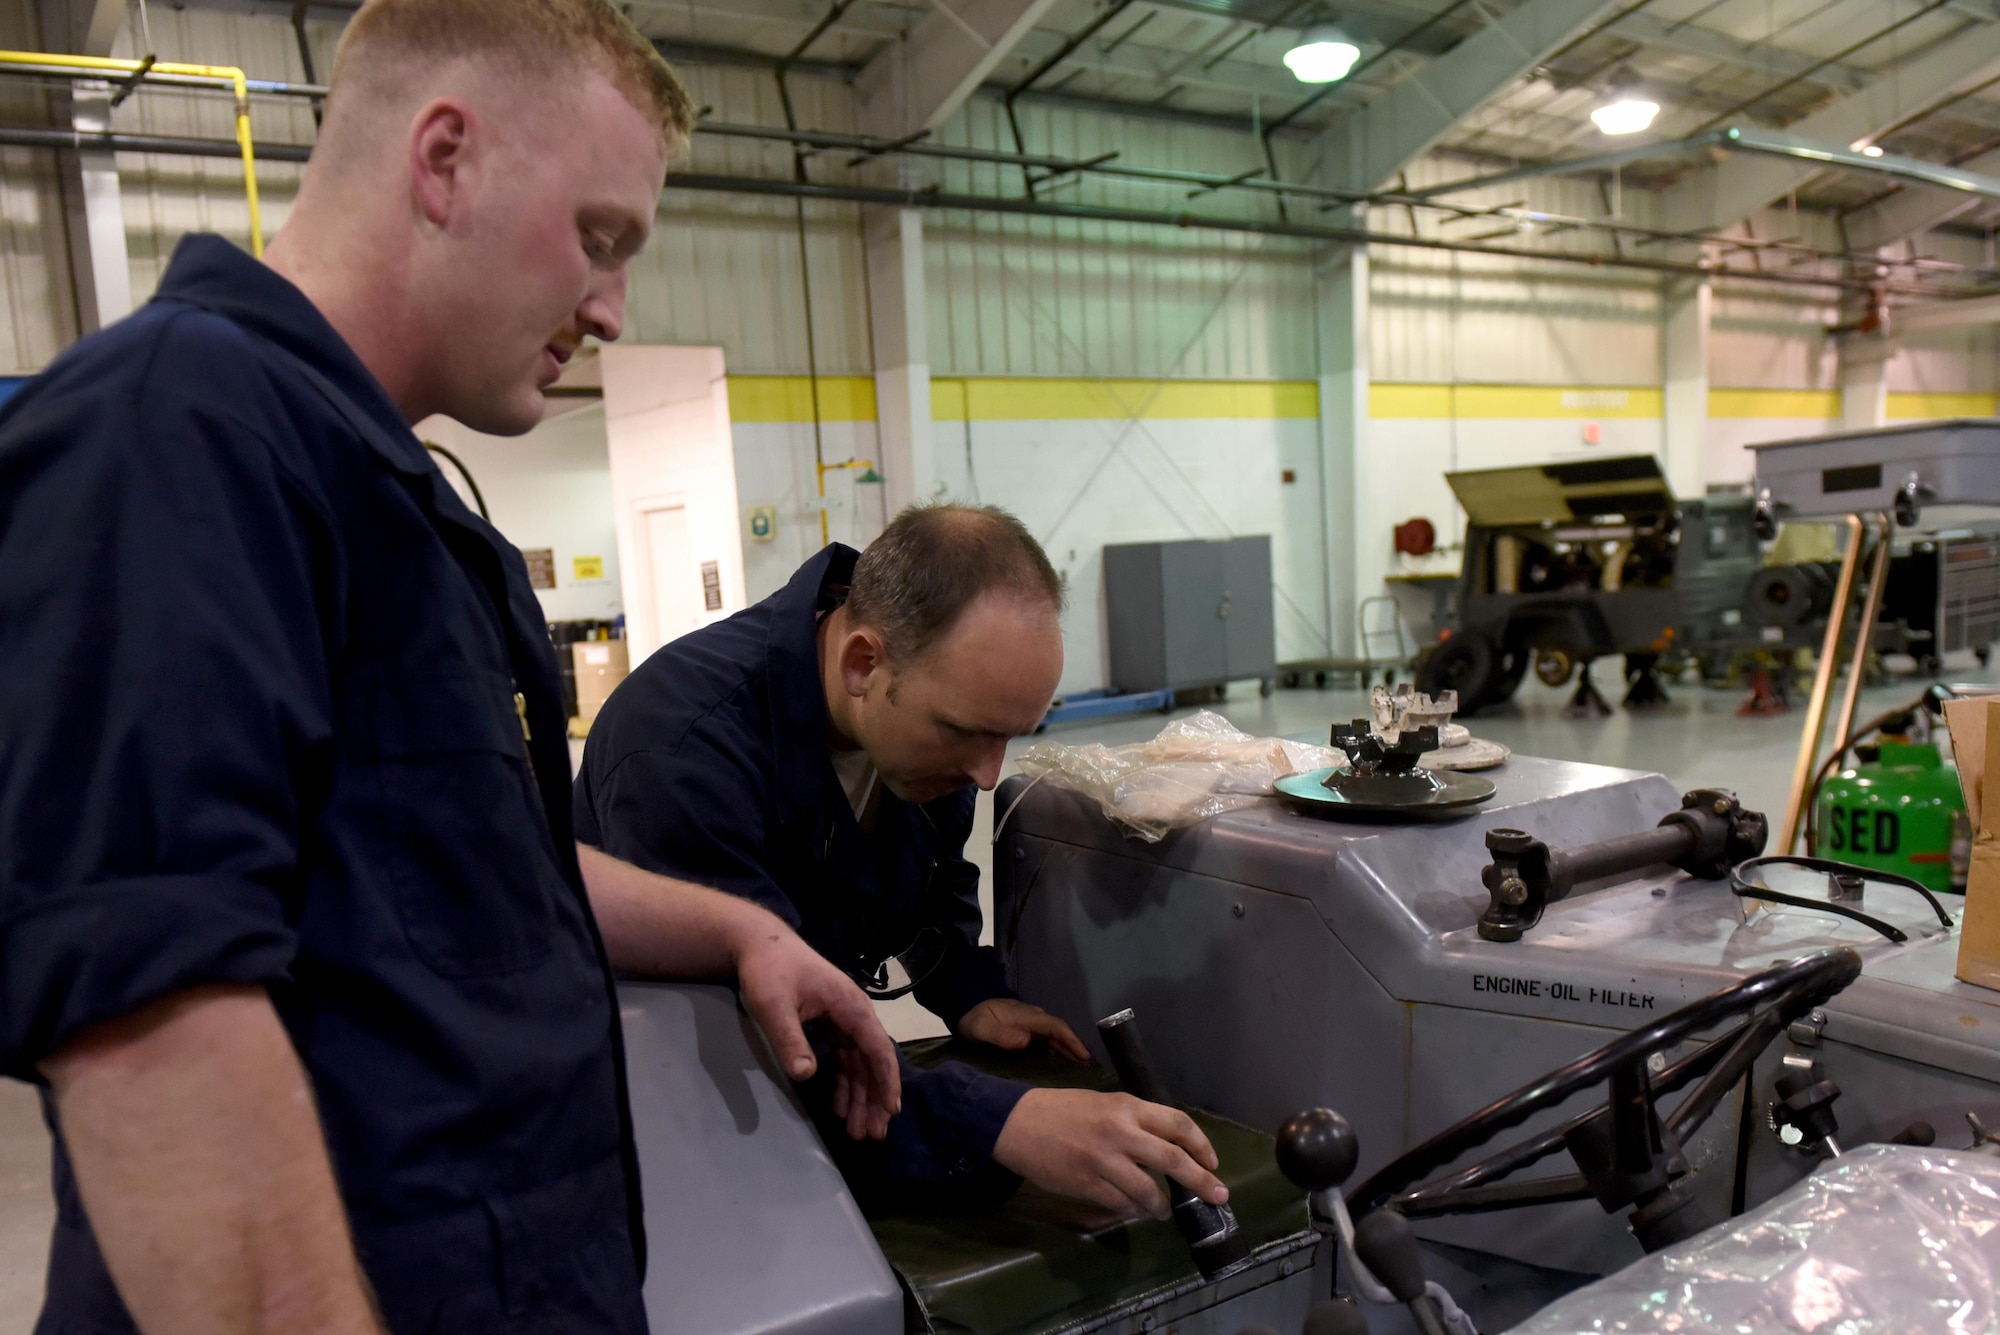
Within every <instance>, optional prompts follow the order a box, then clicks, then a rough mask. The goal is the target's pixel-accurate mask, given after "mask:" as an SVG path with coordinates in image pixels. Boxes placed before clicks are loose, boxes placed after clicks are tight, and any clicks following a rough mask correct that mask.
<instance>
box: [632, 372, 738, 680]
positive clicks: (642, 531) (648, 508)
mask: <svg viewBox="0 0 2000 1335" xmlns="http://www.w3.org/2000/svg"><path fill="white" fill-rule="evenodd" d="M601 358H602V361H603V365H604V432H605V438H606V442H607V444H608V447H609V454H610V462H611V505H612V515H613V518H614V520H615V522H616V525H617V530H618V568H619V585H620V590H621V596H622V601H623V603H624V607H625V638H626V639H627V641H629V643H630V645H631V656H632V666H634V667H637V666H638V665H639V664H640V663H642V662H644V661H645V658H646V656H647V655H648V654H650V653H652V652H653V650H655V649H657V648H659V647H660V645H662V644H664V643H665V642H666V641H668V640H670V639H674V638H676V637H677V636H679V635H683V634H686V633H687V632H688V631H690V630H693V629H696V628H697V627H700V626H704V625H708V624H710V623H711V622H715V621H720V620H721V619H722V618H724V617H726V616H728V615H729V614H730V613H731V612H736V611H740V610H741V609H742V608H743V607H744V605H745V602H744V591H743V538H742V531H741V528H742V526H741V523H740V516H739V513H738V511H737V506H736V466H735V459H734V454H733V451H732V448H731V443H730V432H729V391H728V388H727V385H726V383H725V380H724V377H723V361H722V349H721V348H680V347H617V346H612V347H607V348H605V349H604V350H603V352H602V353H601ZM672 511H679V512H680V513H681V515H682V516H683V518H684V538H685V542H684V546H683V547H682V548H680V549H679V550H678V551H677V553H676V557H675V559H667V558H665V557H660V558H659V559H653V558H649V556H648V542H649V538H648V534H649V532H656V531H657V524H658V520H657V519H655V518H653V517H654V516H658V515H661V514H665V513H669V512H672ZM655 556H658V553H657V552H656V553H655ZM711 562H712V563H714V566H715V571H716V576H717V579H718V580H719V584H720V597H719V598H718V599H717V600H716V602H715V605H714V606H709V605H708V604H707V602H706V601H705V599H704V598H703V596H702V579H703V575H702V567H703V566H704V565H706V564H708V563H711ZM674 584H677V585H678V587H674ZM666 604H672V605H673V606H674V607H676V608H679V609H682V612H681V613H679V614H677V615H676V617H675V619H674V620H673V621H672V622H668V623H663V622H662V620H661V618H660V616H659V615H657V614H656V609H658V608H659V607H661V606H663V605H666Z"/></svg>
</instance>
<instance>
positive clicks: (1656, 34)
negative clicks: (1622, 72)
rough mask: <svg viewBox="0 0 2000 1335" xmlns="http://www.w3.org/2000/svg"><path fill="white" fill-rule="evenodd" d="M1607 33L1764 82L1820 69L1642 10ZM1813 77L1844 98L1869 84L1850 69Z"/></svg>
mask: <svg viewBox="0 0 2000 1335" xmlns="http://www.w3.org/2000/svg"><path fill="white" fill-rule="evenodd" d="M1607 31H1608V32H1610V33H1611V34H1612V35H1613V36H1615V37H1623V38H1626V39H1627V40H1629V41H1634V42H1637V43H1639V44H1640V45H1641V46H1651V47H1657V48H1659V49H1660V50H1662V51H1672V52H1675V53H1676V54H1678V55H1683V56H1694V57H1696V58H1698V59H1701V60H1712V61H1714V62H1716V63H1717V64H1718V65H1730V66H1734V67H1736V68H1738V69H1746V70H1754V71H1756V72H1757V73H1759V74H1762V75H1765V76H1766V77H1776V78H1787V79H1789V78H1794V77H1797V76H1798V75H1801V74H1804V73H1805V72H1806V71H1807V70H1808V69H1812V67H1813V66H1814V65H1817V64H1819V61H1818V60H1817V59H1816V58H1815V57H1812V56H1807V55H1801V54H1800V53H1799V52H1797V51H1787V50H1785V49H1784V48H1782V47H1776V46H1772V45H1770V44H1769V43H1758V42H1745V41H1742V40H1740V39H1738V38H1735V37H1731V36H1729V35H1728V34H1727V33H1720V32H1716V31H1715V30H1714V29H1713V28H1700V27H1696V26H1694V25H1693V24H1689V23H1669V22H1667V21H1666V20H1665V19H1661V18H1656V17H1655V16H1654V15H1652V14H1649V13H1647V12H1646V11H1645V10H1640V11H1639V12H1638V13H1636V14H1628V15H1626V16H1625V17H1624V18H1622V19H1619V20H1618V21H1617V22H1616V23H1614V24H1612V25H1611V26H1610V28H1609V29H1607ZM1811 78H1812V81H1813V82H1814V83H1817V84H1820V85H1822V86H1823V87H1827V88H1833V89H1837V90H1839V91H1840V92H1843V93H1854V92H1859V91H1860V90H1861V88H1862V87H1863V86H1864V85H1865V84H1866V83H1867V82H1868V76H1867V74H1865V73H1864V72H1862V71H1861V70H1858V69H1855V68H1854V67H1852V66H1850V65H1828V66H1826V67H1825V68H1823V69H1819V70H1815V71H1814V72H1813V74H1812V75H1811Z"/></svg>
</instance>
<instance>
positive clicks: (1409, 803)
mask: <svg viewBox="0 0 2000 1335" xmlns="http://www.w3.org/2000/svg"><path fill="white" fill-rule="evenodd" d="M1422 773H1423V774H1424V775H1425V777H1427V778H1430V779H1433V780H1435V786H1434V787H1428V788H1426V789H1425V790H1424V791H1421V792H1413V791H1412V789H1413V785H1411V784H1410V783H1408V782H1407V779H1408V777H1409V776H1404V778H1403V779H1402V780H1401V781H1391V782H1387V783H1370V782H1369V781H1368V780H1367V779H1366V778H1365V777H1364V776H1361V775H1348V774H1347V773H1346V770H1345V769H1344V768H1343V769H1333V768H1327V769H1316V770H1308V771H1306V772H1305V773H1303V774H1287V775H1286V776H1285V777H1284V778H1282V779H1280V780H1278V782H1277V784H1276V785H1275V787H1276V788H1277V792H1278V796H1279V797H1281V798H1283V799H1284V800H1285V802H1286V803H1287V804H1288V805H1290V806H1291V807H1293V808H1294V809H1295V810H1299V811H1304V812H1309V813H1310V814H1312V815H1315V816H1333V817H1340V816H1364V817H1377V818H1381V817H1399V816H1400V817H1408V818H1411V819H1423V818H1426V817H1430V816H1442V815H1450V814H1454V813H1456V812H1459V811H1461V810H1463V809H1464V808H1466V807H1472V806H1477V805H1478V804H1479V803H1481V802H1484V801H1485V800H1486V799H1487V798H1489V797H1491V796H1493V793H1494V787H1493V781H1492V780H1491V779H1482V778H1479V777H1477V776H1475V775H1470V774H1458V773H1453V772H1448V771H1447V772H1444V773H1436V772H1432V771H1423V772H1422ZM1336 774H1339V775H1343V776H1345V782H1344V783H1343V784H1342V785H1341V786H1340V787H1338V788H1329V787H1327V786H1326V781H1327V779H1328V778H1329V777H1330V776H1333V775H1336Z"/></svg>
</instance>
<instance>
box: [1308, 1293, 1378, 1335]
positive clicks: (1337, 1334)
mask: <svg viewBox="0 0 2000 1335" xmlns="http://www.w3.org/2000/svg"><path fill="white" fill-rule="evenodd" d="M1305 1335H1368V1318H1367V1317H1365V1316H1363V1315H1362V1314H1361V1309H1360V1308H1359V1307H1358V1306H1356V1305H1355V1303H1354V1300H1353V1299H1351V1298H1335V1299H1333V1300H1332V1301H1331V1302H1324V1303H1320V1304H1319V1305H1318V1306H1316V1307H1314V1308H1313V1310H1312V1311H1311V1312H1309V1313H1307V1314H1306V1329H1305Z"/></svg>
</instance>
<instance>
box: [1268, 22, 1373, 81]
mask: <svg viewBox="0 0 2000 1335" xmlns="http://www.w3.org/2000/svg"><path fill="white" fill-rule="evenodd" d="M1360 59H1361V48H1360V47H1359V46H1356V45H1355V43H1354V39H1353V38H1351V37H1349V36H1348V35H1347V34H1346V33H1344V32H1342V31H1341V30H1340V29H1339V28H1338V27H1336V26H1334V25H1333V24H1331V23H1315V24H1314V25H1313V26H1312V27H1310V28H1307V29H1306V30H1305V32H1304V33H1302V34H1300V36H1299V41H1298V45H1297V46H1294V47H1293V48H1292V49H1291V50H1289V51H1287V52H1285V68H1286V69H1288V70H1290V71H1291V72H1292V77H1293V78H1295V79H1297V80H1298V81H1299V82H1300V83H1335V82H1338V81H1339V80H1341V79H1345V78H1346V77H1347V72H1348V71H1349V70H1351V69H1353V68H1354V66H1355V63H1356V62H1357V61H1359V60H1360Z"/></svg>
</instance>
